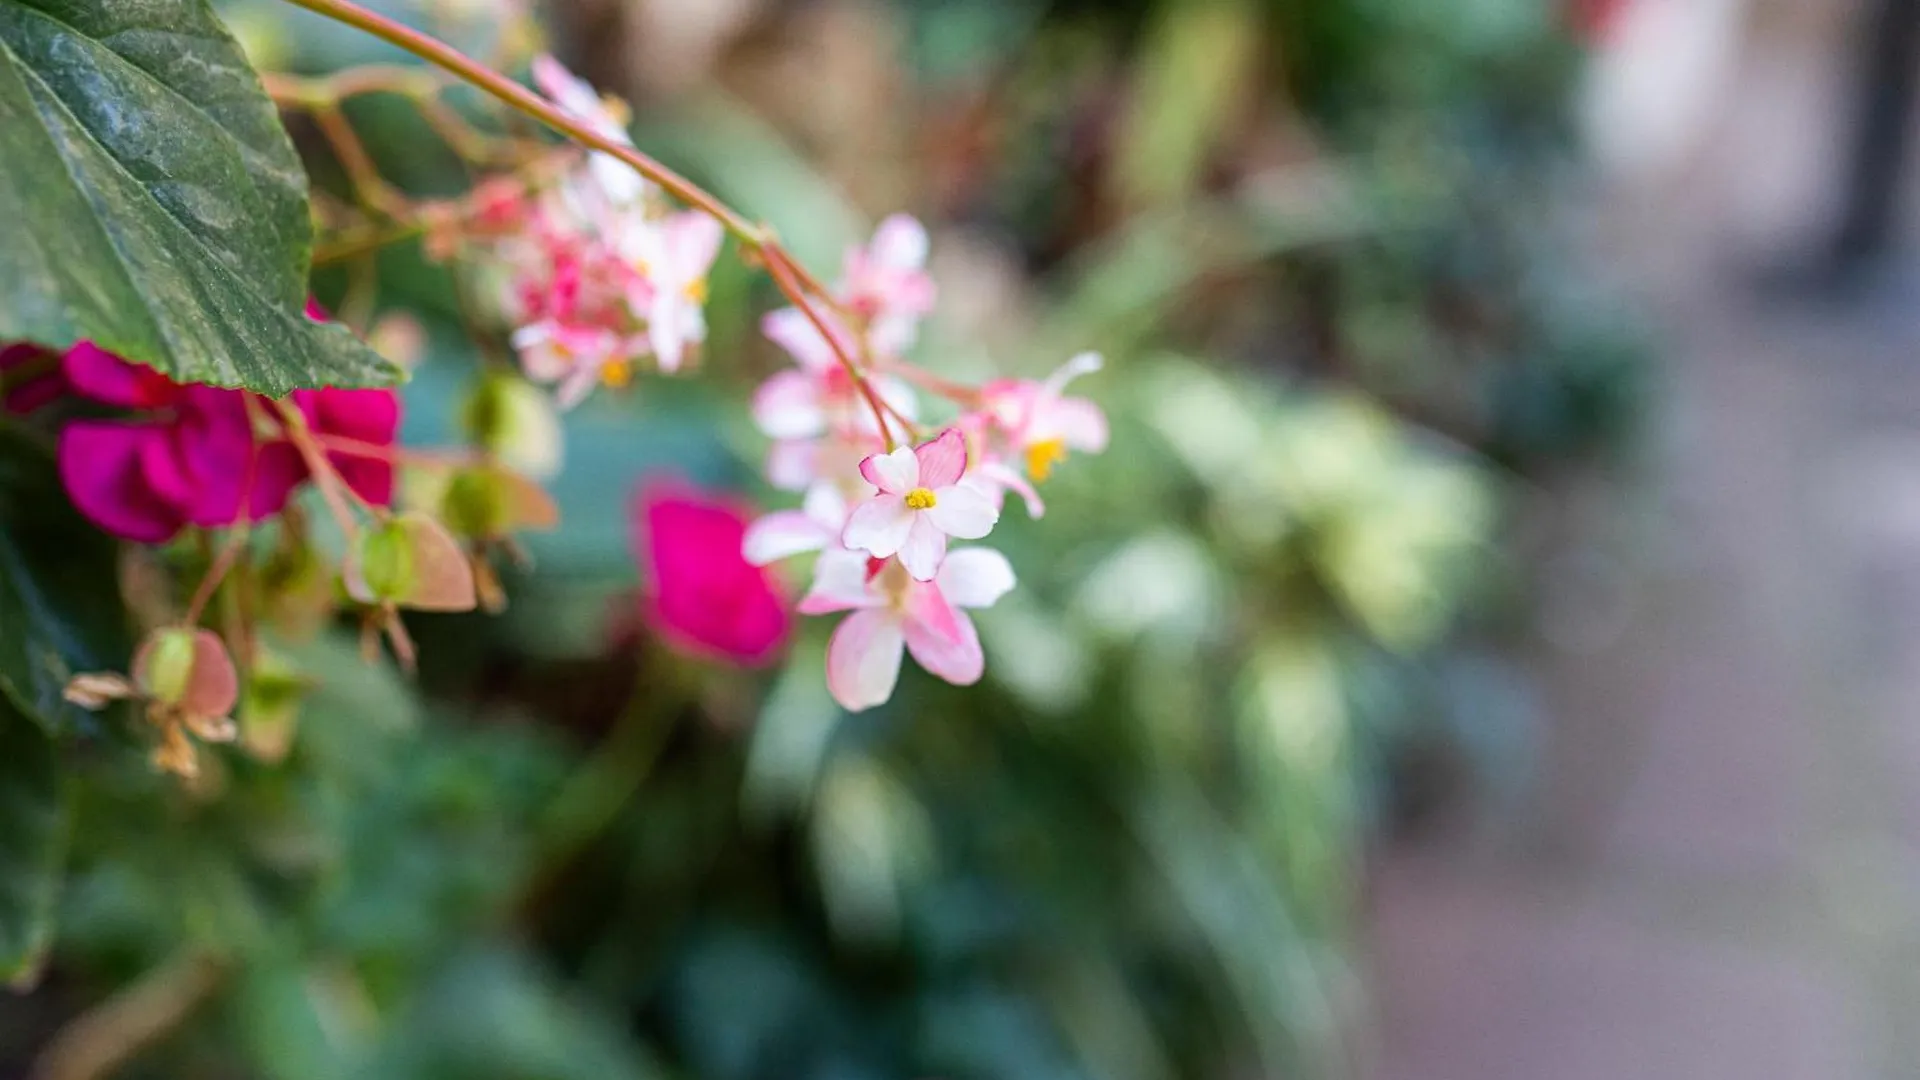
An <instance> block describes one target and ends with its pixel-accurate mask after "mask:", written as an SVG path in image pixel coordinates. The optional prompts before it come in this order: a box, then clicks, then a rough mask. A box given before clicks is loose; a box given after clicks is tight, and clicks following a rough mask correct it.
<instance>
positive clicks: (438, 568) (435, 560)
mask: <svg viewBox="0 0 1920 1080" xmlns="http://www.w3.org/2000/svg"><path fill="white" fill-rule="evenodd" d="M345 574H346V585H347V594H348V595H349V596H351V597H353V598H354V599H355V600H358V601H359V602H361V603H363V604H393V605H395V606H396V607H409V608H416V609H418V610H421V611H471V610H472V609H473V607H474V605H475V603H476V602H477V598H476V596H475V593H474V587H473V570H472V568H471V567H470V566H469V565H468V564H467V553H466V552H465V551H464V550H463V549H462V548H461V547H460V542H459V541H458V540H455V539H454V538H453V536H452V535H451V534H450V533H448V532H447V530H446V528H445V527H444V526H442V525H441V524H440V523H439V522H437V521H435V520H433V519H432V518H430V517H427V516H426V515H424V514H401V515H399V516H398V517H395V518H393V519H391V520H389V521H386V522H384V523H382V524H380V525H377V526H375V527H373V528H371V529H368V530H367V531H366V532H364V533H362V534H361V535H360V538H359V540H358V541H357V542H356V544H355V546H354V548H353V550H352V551H351V552H349V553H348V556H347V562H346V568H345Z"/></svg>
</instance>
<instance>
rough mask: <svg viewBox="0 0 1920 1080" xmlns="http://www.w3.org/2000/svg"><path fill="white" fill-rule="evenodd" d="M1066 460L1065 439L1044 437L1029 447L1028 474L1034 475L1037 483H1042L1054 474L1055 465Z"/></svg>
mask: <svg viewBox="0 0 1920 1080" xmlns="http://www.w3.org/2000/svg"><path fill="white" fill-rule="evenodd" d="M1065 460H1067V441H1066V440H1065V439H1042V440H1040V441H1039V442H1037V443H1034V444H1033V445H1032V446H1029V447H1027V475H1028V476H1031V477H1033V479H1034V482H1035V483H1042V482H1044V481H1045V480H1046V479H1047V477H1048V476H1050V475H1052V473H1053V467H1054V466H1055V465H1058V464H1060V463H1061V462H1063V461H1065Z"/></svg>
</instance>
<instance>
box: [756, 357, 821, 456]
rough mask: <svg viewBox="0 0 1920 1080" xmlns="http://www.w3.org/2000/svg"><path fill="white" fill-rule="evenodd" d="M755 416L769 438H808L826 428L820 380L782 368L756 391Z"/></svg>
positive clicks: (801, 372) (804, 373) (800, 372)
mask: <svg viewBox="0 0 1920 1080" xmlns="http://www.w3.org/2000/svg"><path fill="white" fill-rule="evenodd" d="M753 419H754V422H755V423H757V424H759V425H760V430H761V431H762V432H765V433H766V435H767V437H768V438H770V439H806V438H811V437H813V436H815V435H818V434H820V433H821V432H823V431H825V430H826V429H827V414H826V413H825V412H823V411H822V410H821V408H820V382H819V380H818V379H815V378H814V377H813V376H811V375H808V374H807V373H806V372H803V371H782V372H779V373H777V374H775V375H774V376H773V377H772V378H770V379H768V380H767V381H766V382H764V383H761V384H760V389H758V390H757V391H755V392H754V395H753Z"/></svg>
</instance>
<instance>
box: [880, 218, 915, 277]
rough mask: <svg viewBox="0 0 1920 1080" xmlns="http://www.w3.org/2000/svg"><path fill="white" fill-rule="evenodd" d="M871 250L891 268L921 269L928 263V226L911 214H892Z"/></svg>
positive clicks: (882, 224)
mask: <svg viewBox="0 0 1920 1080" xmlns="http://www.w3.org/2000/svg"><path fill="white" fill-rule="evenodd" d="M867 251H868V253H869V254H870V255H871V256H872V258H873V261H874V262H875V263H878V264H879V265H881V266H884V267H886V268H887V269H889V270H918V269H919V268H920V267H922V266H925V265H926V264H927V227H926V226H925V225H922V224H920V222H919V220H918V219H917V218H915V217H914V216H913V215H911V214H891V215H888V217H887V219H886V220H885V221H882V222H881V223H880V227H879V228H877V229H875V230H874V231H873V242H872V243H871V244H869V245H868V246H867Z"/></svg>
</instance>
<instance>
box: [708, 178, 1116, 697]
mask: <svg viewBox="0 0 1920 1080" xmlns="http://www.w3.org/2000/svg"><path fill="white" fill-rule="evenodd" d="M927 247H928V244H927V234H926V231H925V229H924V228H922V227H921V225H920V224H919V223H918V222H917V221H915V220H913V219H912V218H909V217H905V216H895V217H892V218H889V219H887V220H886V221H885V222H883V223H882V224H881V225H880V228H879V230H878V231H877V232H876V233H875V234H874V237H873V240H872V242H871V243H869V244H868V245H867V246H865V247H861V248H855V249H854V250H852V251H850V252H848V253H847V256H846V262H845V267H844V269H843V276H842V280H841V282H840V283H839V285H838V286H837V287H836V288H835V289H834V292H833V295H832V296H831V297H830V298H829V299H830V300H831V304H830V306H829V307H828V309H827V311H826V312H825V313H824V314H823V313H821V312H820V311H818V310H803V309H801V308H798V307H790V308H785V309H782V310H780V311H775V312H773V313H772V314H770V315H768V316H767V317H766V319H765V321H764V323H763V326H762V329H763V331H764V332H765V334H766V335H767V337H768V338H770V339H772V340H773V341H774V342H775V343H777V344H779V345H780V346H781V347H782V348H784V349H785V350H786V352H787V354H788V355H789V356H790V357H791V358H792V359H793V363H794V366H793V367H792V368H790V369H788V370H785V371H781V372H779V373H777V374H775V375H774V376H773V377H772V378H770V379H768V380H767V381H766V382H765V383H764V384H762V386H761V387H760V390H759V392H758V393H757V394H755V396H754V403H753V413H754V418H755V420H756V421H757V422H758V424H759V426H760V428H761V430H762V431H763V432H764V433H765V434H766V435H767V436H768V437H769V438H771V439H772V440H774V442H773V449H772V452H771V453H770V455H769V457H768V460H767V476H768V479H769V480H770V481H771V482H772V483H773V485H774V486H775V487H777V488H782V489H785V490H790V491H796V492H803V493H804V494H803V496H802V505H801V508H800V509H798V510H784V511H776V512H774V513H772V514H769V515H767V516H765V517H763V518H761V519H760V520H758V521H756V522H755V523H754V524H753V526H752V527H751V528H750V529H748V530H747V533H746V535H745V537H744V538H743V542H742V547H743V552H744V554H745V555H746V557H747V559H748V560H749V561H750V562H753V563H756V564H768V563H772V562H776V561H779V560H781V559H784V558H787V557H789V556H793V555H798V554H802V553H805V552H819V553H820V555H819V559H818V561H817V562H816V563H815V566H814V578H813V585H812V587H811V588H810V589H809V590H808V592H807V594H806V596H805V597H804V598H803V599H802V600H801V601H800V605H799V610H800V611H801V612H802V613H804V614H809V615H824V614H831V613H837V612H850V613H851V614H849V615H848V616H847V617H846V619H844V620H843V621H842V622H841V624H840V625H839V627H838V628H837V629H836V630H835V631H834V634H833V638H832V641H831V643H830V644H829V646H828V651H827V683H828V687H829V688H830V689H831V691H832V692H833V696H834V698H835V700H837V701H838V702H840V704H841V705H842V706H844V707H846V708H848V709H852V710H856V711H857V710H860V709H865V708H869V707H871V706H874V705H879V704H881V703H883V702H885V701H886V700H887V699H888V698H890V697H891V696H892V695H893V689H894V685H895V683H896V682H897V680H898V678H899V673H900V659H901V656H902V654H903V652H906V653H912V654H913V657H914V659H915V660H916V661H917V662H918V663H919V664H920V666H921V667H923V668H925V669H926V670H927V671H929V672H931V673H932V674H934V675H937V676H939V677H940V678H942V679H945V680H947V681H948V682H951V683H955V684H958V685H969V684H972V683H974V682H976V681H978V680H979V678H980V676H981V674H982V671H983V669H984V665H985V657H984V655H983V653H982V651H981V647H980V639H979V636H978V634H976V633H975V631H974V627H973V623H972V620H971V619H970V618H969V617H968V616H967V614H966V612H967V611H968V610H969V609H973V608H982V607H987V606H989V605H991V604H992V603H994V601H996V600H998V599H999V598H1000V597H1001V596H1002V595H1004V594H1005V593H1006V592H1007V591H1008V590H1010V589H1011V588H1013V586H1014V574H1013V568H1012V566H1011V565H1009V563H1008V562H1007V559H1006V557H1005V556H1003V555H1001V554H1000V553H999V552H997V551H994V550H992V549H989V548H983V547H964V548H959V549H956V550H953V551H951V552H950V551H949V550H948V546H949V541H951V540H979V539H982V538H984V537H985V536H986V535H987V534H988V533H990V532H991V531H992V530H993V527H994V525H995V524H996V523H997V522H998V521H999V518H1000V510H1001V506H1002V504H1003V502H1004V501H1005V496H1006V493H1007V492H1009V491H1012V492H1015V493H1017V494H1019V495H1020V496H1021V497H1022V498H1023V499H1024V501H1025V503H1026V506H1027V510H1028V513H1029V514H1031V515H1032V516H1034V517H1039V516H1040V515H1041V514H1043V513H1044V512H1045V506H1044V504H1043V503H1042V501H1041V499H1040V496H1039V493H1038V491H1037V490H1036V488H1035V486H1034V485H1035V484H1037V483H1038V482H1040V481H1043V480H1045V479H1046V478H1047V476H1048V474H1049V472H1050V471H1051V470H1052V468H1053V467H1054V466H1055V465H1056V464H1058V463H1059V462H1060V461H1061V460H1063V459H1064V458H1065V457H1066V455H1067V452H1068V451H1069V450H1078V451H1083V452H1088V453H1096V452H1098V451H1100V450H1102V449H1104V448H1105V447H1106V443H1107V425H1106V418H1105V416H1104V415H1103V414H1102V413H1101V411H1100V410H1099V408H1098V407H1097V406H1095V405H1094V404H1093V403H1092V402H1090V401H1088V400H1086V399H1084V398H1074V397H1067V396H1065V395H1064V394H1063V392H1062V391H1063V390H1064V388H1065V386H1066V383H1067V382H1068V380H1070V379H1072V378H1073V377H1074V376H1076V375H1080V374H1084V373H1087V372H1090V371H1094V370H1097V369H1098V368H1099V358H1098V357H1096V356H1094V355H1093V354H1086V355H1083V356H1080V357H1076V358H1075V359H1073V360H1072V361H1070V362H1069V363H1068V364H1067V365H1066V366H1065V367H1063V368H1062V369H1061V370H1060V371H1059V372H1058V373H1056V374H1055V375H1054V376H1053V377H1051V378H1049V379H1047V380H1046V381H1044V382H1040V381H1033V380H1024V379H1020V380H1015V379H1004V380H996V381H994V382H990V383H988V384H987V385H986V386H984V387H981V388H978V389H974V388H969V387H961V386H954V385H951V384H948V383H946V382H945V381H944V380H940V379H936V378H933V377H931V376H928V375H926V374H925V373H924V372H920V371H919V370H918V369H916V368H913V367H912V366H910V365H909V364H907V362H906V361H905V359H904V357H903V353H904V351H905V350H906V349H907V348H908V347H909V346H910V345H911V344H912V343H913V341H914V339H915V337H916V332H917V327H918V323H919V320H920V318H921V317H922V316H924V315H926V314H927V313H928V312H929V311H930V310H931V309H932V308H933V304H934V299H935V288H934V284H933V281H932V279H931V278H930V277H929V276H928V274H927V272H926V269H925V265H926V258H927ZM855 357H857V358H858V360H857V361H855V360H854V359H853V358H855ZM916 385H919V386H923V387H925V388H927V389H928V390H929V392H931V393H934V394H936V395H938V396H941V397H945V398H947V399H948V402H949V404H950V405H952V406H954V407H957V408H958V410H959V415H958V416H957V417H955V418H954V419H953V420H952V421H951V422H950V423H948V424H946V425H945V426H943V427H941V428H939V429H938V430H937V433H932V434H931V437H928V438H924V439H922V440H921V441H920V442H919V443H918V445H896V435H899V436H903V437H904V438H905V439H906V440H908V441H909V442H911V440H913V439H915V438H916V437H918V436H920V435H921V434H923V433H925V432H924V429H923V428H922V426H921V424H920V422H919V420H918V416H919V412H920V408H919V401H918V400H917V395H916V393H915V391H914V387H915V386H916Z"/></svg>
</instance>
